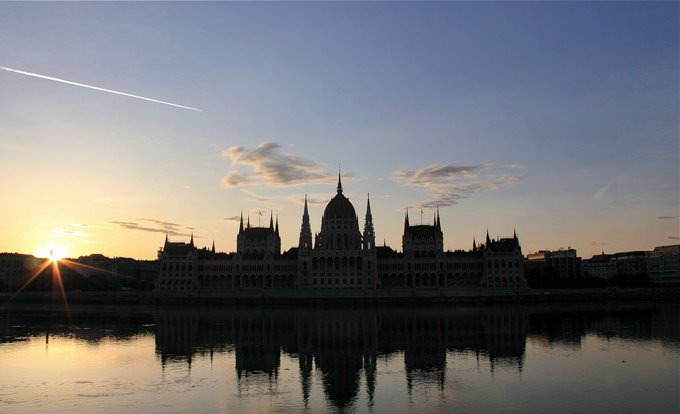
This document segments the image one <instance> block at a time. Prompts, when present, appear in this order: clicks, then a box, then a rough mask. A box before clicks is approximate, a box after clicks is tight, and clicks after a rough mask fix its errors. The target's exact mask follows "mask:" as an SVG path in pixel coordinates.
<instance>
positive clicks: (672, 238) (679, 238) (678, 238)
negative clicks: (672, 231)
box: [668, 236, 680, 240]
mask: <svg viewBox="0 0 680 414" xmlns="http://www.w3.org/2000/svg"><path fill="white" fill-rule="evenodd" d="M668 238H669V239H671V240H680V237H678V236H668Z"/></svg>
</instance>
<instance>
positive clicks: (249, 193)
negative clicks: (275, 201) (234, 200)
mask: <svg viewBox="0 0 680 414" xmlns="http://www.w3.org/2000/svg"><path fill="white" fill-rule="evenodd" d="M241 192H242V193H243V194H245V195H246V198H247V199H249V200H252V201H258V202H259V201H270V200H272V197H268V196H263V195H260V194H255V193H253V192H252V191H247V190H243V189H241Z"/></svg>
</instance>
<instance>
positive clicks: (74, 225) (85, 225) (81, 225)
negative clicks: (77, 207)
mask: <svg viewBox="0 0 680 414" xmlns="http://www.w3.org/2000/svg"><path fill="white" fill-rule="evenodd" d="M69 226H71V227H80V228H83V227H88V226H87V224H82V223H69Z"/></svg>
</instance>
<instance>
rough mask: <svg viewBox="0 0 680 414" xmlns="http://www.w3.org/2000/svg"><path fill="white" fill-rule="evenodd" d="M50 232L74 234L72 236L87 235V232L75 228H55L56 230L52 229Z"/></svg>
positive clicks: (63, 234) (66, 234) (65, 234)
mask: <svg viewBox="0 0 680 414" xmlns="http://www.w3.org/2000/svg"><path fill="white" fill-rule="evenodd" d="M52 233H54V234H61V235H62V236H74V237H86V236H87V234H85V233H83V232H82V231H76V230H64V229H56V230H52Z"/></svg>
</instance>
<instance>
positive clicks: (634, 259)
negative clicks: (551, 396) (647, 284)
mask: <svg viewBox="0 0 680 414" xmlns="http://www.w3.org/2000/svg"><path fill="white" fill-rule="evenodd" d="M648 253H649V252H647V251H642V250H636V251H630V252H619V253H614V254H613V255H612V257H611V261H612V262H613V263H615V264H616V274H619V275H641V274H647V255H648Z"/></svg>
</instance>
